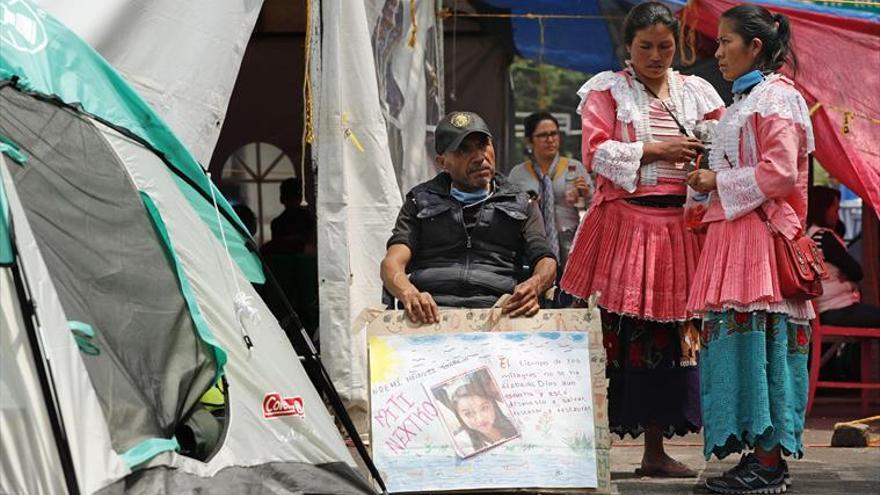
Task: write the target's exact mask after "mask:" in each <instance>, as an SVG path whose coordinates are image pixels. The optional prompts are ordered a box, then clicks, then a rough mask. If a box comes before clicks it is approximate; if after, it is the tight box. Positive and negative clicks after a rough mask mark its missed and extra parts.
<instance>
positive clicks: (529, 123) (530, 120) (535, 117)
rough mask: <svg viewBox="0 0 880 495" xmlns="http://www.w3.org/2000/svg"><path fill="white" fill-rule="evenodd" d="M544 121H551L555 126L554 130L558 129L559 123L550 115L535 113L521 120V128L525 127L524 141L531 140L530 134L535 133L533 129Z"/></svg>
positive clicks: (548, 113) (547, 113)
mask: <svg viewBox="0 0 880 495" xmlns="http://www.w3.org/2000/svg"><path fill="white" fill-rule="evenodd" d="M545 120H552V121H553V123H554V124H556V128H557V129H559V121H558V120H556V117H554V116H553V114H552V113H550V112H535V113H533V114H531V115H529V116H528V117H526V118H525V119H523V127H525V134H526V139H531V138H532V134H534V133H535V129H536V128H537V127H538V124H540V123H541V122H543V121H545Z"/></svg>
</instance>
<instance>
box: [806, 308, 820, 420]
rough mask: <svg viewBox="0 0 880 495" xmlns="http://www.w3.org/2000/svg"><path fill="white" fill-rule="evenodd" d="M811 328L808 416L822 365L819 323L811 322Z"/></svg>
mask: <svg viewBox="0 0 880 495" xmlns="http://www.w3.org/2000/svg"><path fill="white" fill-rule="evenodd" d="M812 330H813V335H812V336H811V337H812V338H811V340H812V342H811V343H810V345H811V346H812V355H811V356H810V388H809V393H808V395H807V416H809V415H810V411H812V410H813V399H814V398H815V396H816V382H818V381H819V368H820V367H821V366H822V332H821V331H817V330H819V325H816V324H815V323H814V324H813V328H812Z"/></svg>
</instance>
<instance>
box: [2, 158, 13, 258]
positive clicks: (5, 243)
mask: <svg viewBox="0 0 880 495" xmlns="http://www.w3.org/2000/svg"><path fill="white" fill-rule="evenodd" d="M5 161H6V160H5V159H4V158H3V157H2V156H0V167H5V166H6V164H5ZM9 264H12V228H11V226H10V224H9V202H8V201H7V200H6V188H5V187H3V182H2V181H0V266H4V265H9Z"/></svg>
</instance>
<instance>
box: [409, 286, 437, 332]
mask: <svg viewBox="0 0 880 495" xmlns="http://www.w3.org/2000/svg"><path fill="white" fill-rule="evenodd" d="M400 301H401V302H402V303H403V309H405V310H406V315H407V316H409V319H410V320H412V321H414V322H416V323H428V324H430V323H439V322H440V313H439V311H438V309H437V303H436V302H434V298H433V297H431V294H428V293H427V292H419V290H418V289H416V288H415V287H414V286H413V287H412V288H411V289H408V290H405V291H404V292H403V294H401V295H400Z"/></svg>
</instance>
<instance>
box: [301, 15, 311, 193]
mask: <svg viewBox="0 0 880 495" xmlns="http://www.w3.org/2000/svg"><path fill="white" fill-rule="evenodd" d="M303 58H304V65H305V68H304V70H303V133H302V141H301V142H300V156H299V174H300V175H299V177H300V181H299V182H300V184H301V187H302V199H300V202H299V205H300V206H302V207H306V206H309V201H308V199H306V198H307V197H308V195H307V194H306V182H308V181H307V180H306V144H308V145H309V146H311V145H312V143H314V142H315V130H314V127H313V126H312V77H311V76H312V74H311V67H312V1H311V0H306V39H305V56H304V57H303Z"/></svg>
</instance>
